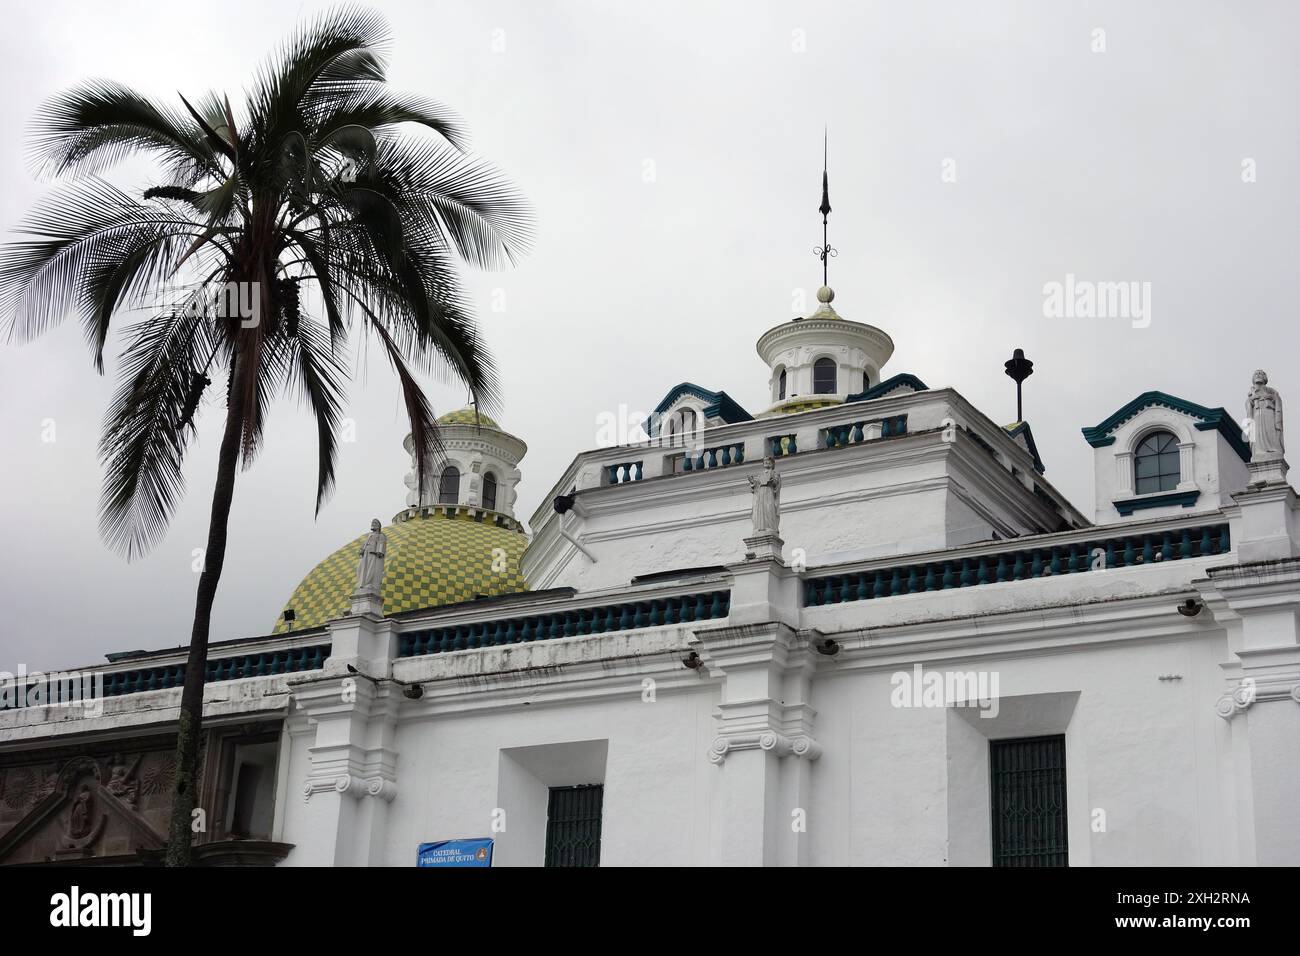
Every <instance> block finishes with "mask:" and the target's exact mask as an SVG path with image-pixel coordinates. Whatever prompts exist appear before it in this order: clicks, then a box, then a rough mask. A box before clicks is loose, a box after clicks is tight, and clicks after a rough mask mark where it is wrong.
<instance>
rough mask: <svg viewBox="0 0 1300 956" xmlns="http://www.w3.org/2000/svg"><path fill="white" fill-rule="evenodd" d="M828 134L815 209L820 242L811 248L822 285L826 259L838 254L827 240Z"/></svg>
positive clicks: (823, 151)
mask: <svg viewBox="0 0 1300 956" xmlns="http://www.w3.org/2000/svg"><path fill="white" fill-rule="evenodd" d="M829 140H830V134H829V132H828V131H823V133H822V204H821V205H820V206H819V207H817V211H818V212H820V213H821V214H822V244H821V245H820V246H817V247H815V248H814V249H813V254H814V255H815V256H817V258H819V259H821V261H822V285H829V284H830V283H829V282H828V281H827V273H828V270H827V264H826V260H827V259H833V258H835V256H837V255H839V252H838V251H837V250H835V249H834V248H833V247H832V246H831V244H830V242H829V241H828V240H827V238H826V236H827V222H826V217H827V216H829V215H830V214H831V187H830V175H829V173H828V170H829V164H828V163H827V154H828V148H827V147H828V143H829Z"/></svg>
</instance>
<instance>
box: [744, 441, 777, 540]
mask: <svg viewBox="0 0 1300 956" xmlns="http://www.w3.org/2000/svg"><path fill="white" fill-rule="evenodd" d="M749 489H750V491H752V492H753V494H754V506H753V509H752V510H751V511H750V520H751V521H752V522H753V524H754V535H755V537H757V536H758V535H761V534H772V535H775V534H777V533H778V531H779V529H780V524H781V505H780V494H781V476H780V475H778V474H777V473H776V459H774V458H772V456H771V455H768V456H767V457H765V458H764V459H763V471H762V474H760V475H757V476H755V475H750V476H749Z"/></svg>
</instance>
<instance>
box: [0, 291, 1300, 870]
mask: <svg viewBox="0 0 1300 956" xmlns="http://www.w3.org/2000/svg"><path fill="white" fill-rule="evenodd" d="M834 298H835V297H834V294H833V292H832V291H831V290H830V289H829V288H825V287H824V288H822V289H821V290H820V292H819V293H818V301H819V308H817V310H816V311H815V312H814V313H813V314H812V315H810V316H808V317H806V318H800V319H795V320H793V321H788V322H783V323H781V324H779V325H777V326H775V327H774V328H771V329H769V330H768V331H766V332H764V333H763V334H762V335H761V336H760V337H759V339H758V343H757V350H758V355H759V356H760V358H761V359H762V362H763V363H764V365H765V366H766V368H767V375H768V380H769V387H770V402H769V404H768V405H767V407H765V408H761V409H749V410H747V409H744V408H742V407H740V405H738V404H737V403H736V402H735V401H734V400H732V399H731V398H730V397H729V396H728V395H727V393H726V392H723V391H713V390H711V389H710V388H705V387H701V386H699V385H695V384H692V383H689V382H684V383H682V384H680V385H677V386H676V387H674V388H672V389H671V390H670V391H669V392H668V393H667V395H665V397H664V399H663V401H662V402H660V403H659V405H658V407H657V408H656V410H655V414H654V415H652V416H651V418H650V420H649V421H648V422H647V433H648V437H647V438H646V439H645V440H643V441H639V442H636V443H632V444H627V445H621V446H618V447H605V448H594V449H590V450H585V451H581V452H579V453H578V454H576V455H575V456H574V458H573V460H572V462H571V464H570V465H569V466H568V468H566V469H565V471H564V472H563V474H561V475H558V476H554V477H553V478H549V477H548V479H547V480H550V481H552V485H551V489H550V491H549V493H548V494H547V495H546V496H545V499H544V500H545V504H544V505H543V506H542V507H541V508H539V509H538V511H537V512H536V513H534V514H533V515H532V516H531V517H529V518H528V521H527V528H526V529H525V524H524V522H523V518H524V516H522V515H517V514H516V513H515V511H514V502H515V500H516V486H517V485H518V483H519V482H520V481H521V480H522V475H523V472H522V471H521V465H522V462H523V459H524V457H525V453H526V451H527V449H526V446H525V444H524V442H523V441H522V440H521V439H520V438H518V437H516V436H514V435H512V434H510V433H509V432H508V431H506V430H505V429H504V428H502V427H501V426H500V425H498V424H497V423H496V422H494V421H492V420H490V419H489V418H487V417H486V416H481V415H478V414H477V413H476V412H475V411H474V410H473V409H472V408H471V409H463V410H461V411H458V412H454V413H452V414H450V415H448V416H445V417H444V418H443V419H442V429H443V437H444V444H445V454H446V457H445V459H442V460H440V461H439V462H437V463H436V467H434V468H433V469H432V478H431V480H430V481H429V482H428V483H427V485H426V487H423V488H417V487H416V484H417V482H416V480H415V477H414V475H415V474H416V472H417V469H415V468H414V463H413V464H412V471H411V474H409V475H407V476H406V484H407V491H408V495H407V498H406V505H405V507H403V508H402V509H401V510H400V511H398V512H397V514H396V515H395V517H394V518H393V520H392V522H391V523H390V524H389V525H387V526H386V527H384V528H383V529H382V532H381V534H382V541H383V543H384V545H385V547H384V555H383V557H382V558H376V559H374V560H370V559H368V560H370V564H369V567H370V569H371V570H370V571H367V572H363V577H364V575H365V574H370V573H374V574H380V575H382V577H381V578H380V579H379V580H380V584H379V586H378V587H377V588H367V587H364V586H363V587H360V588H358V580H359V575H358V559H359V555H360V551H361V550H362V544H363V540H364V539H365V538H366V536H364V535H363V536H361V537H358V539H357V540H356V541H352V542H349V543H347V544H345V545H344V546H343V547H341V548H340V549H339V551H337V552H336V553H334V554H333V555H330V556H328V557H326V558H325V559H324V560H323V561H322V562H321V563H320V564H319V565H318V566H317V567H315V568H314V569H311V570H310V571H309V572H308V573H307V575H306V577H305V578H304V579H303V581H302V583H301V584H300V585H299V587H298V588H297V589H296V590H295V591H294V593H293V595H292V596H290V598H289V599H288V601H287V603H286V605H285V607H284V608H283V609H282V610H281V611H280V614H279V616H278V617H277V618H275V620H274V622H273V624H274V626H273V627H272V626H271V625H272V621H271V620H270V618H271V615H272V614H273V613H274V611H275V609H268V633H267V634H265V635H263V636H258V637H252V638H247V639H242V640H234V641H225V642H219V643H215V644H214V645H213V646H212V647H211V650H210V662H209V666H208V675H207V676H208V684H207V689H206V698H205V700H206V703H205V714H206V716H205V733H206V747H205V751H204V777H203V791H202V800H201V803H202V806H203V809H204V811H205V813H206V815H207V819H208V820H209V821H210V822H209V825H208V826H207V827H206V828H205V831H204V832H203V833H202V834H201V835H200V837H199V840H198V846H197V850H196V859H197V860H198V861H199V862H202V863H213V864H216V863H263V864H265V863H278V864H279V865H284V866H295V865H296V866H320V865H370V866H411V865H415V864H416V860H417V854H418V853H419V852H420V850H421V847H425V846H427V845H430V844H442V843H443V841H457V840H467V841H481V843H479V844H477V845H479V846H490V856H488V859H490V862H491V865H493V866H541V865H602V866H618V865H643V864H649V865H673V866H679V865H681V866H685V865H717V864H722V865H781V866H819V865H846V864H847V865H877V864H903V865H925V866H940V865H952V866H990V865H992V866H1052V865H1055V866H1064V865H1070V866H1088V865H1131V864H1156V865H1254V864H1261V865H1262V864H1291V865H1296V864H1300V802H1298V801H1297V794H1300V621H1298V617H1297V615H1298V613H1300V522H1298V520H1297V504H1296V495H1295V492H1294V491H1293V490H1292V488H1291V487H1290V485H1289V484H1288V483H1287V481H1286V464H1285V462H1284V461H1283V459H1282V457H1281V452H1282V448H1281V407H1280V401H1279V400H1278V398H1277V394H1276V392H1274V391H1273V390H1272V389H1270V388H1268V387H1267V385H1266V384H1265V383H1264V382H1263V381H1259V380H1258V379H1257V385H1256V387H1255V388H1254V389H1253V390H1252V392H1251V396H1252V399H1251V400H1252V402H1253V404H1254V411H1255V414H1254V417H1253V418H1252V419H1249V420H1247V419H1241V420H1239V419H1238V418H1237V417H1235V416H1234V415H1233V414H1230V413H1229V412H1228V411H1226V410H1224V409H1223V408H1207V407H1204V406H1202V405H1198V404H1196V403H1195V402H1194V401H1192V400H1190V399H1187V398H1181V397H1177V396H1173V395H1169V394H1165V393H1163V392H1158V391H1148V392H1143V393H1142V394H1140V395H1137V396H1135V397H1134V398H1133V399H1132V400H1131V401H1129V402H1127V403H1126V404H1125V405H1123V406H1122V407H1120V408H1118V409H1116V410H1115V412H1114V413H1113V414H1112V415H1110V416H1109V417H1108V418H1107V419H1106V420H1105V421H1103V422H1101V423H1099V424H1097V425H1095V426H1091V427H1085V428H1083V435H1082V437H1083V440H1085V441H1086V442H1087V443H1088V445H1089V446H1090V447H1091V449H1092V455H1093V460H1094V469H1095V476H1096V478H1095V498H1094V500H1093V501H1092V502H1090V503H1087V505H1086V506H1084V507H1078V506H1076V504H1074V503H1071V502H1070V501H1068V500H1066V499H1065V498H1064V497H1063V496H1062V495H1061V494H1060V492H1058V491H1057V490H1056V488H1055V487H1053V485H1052V483H1051V481H1050V480H1049V478H1048V477H1047V472H1046V471H1045V468H1044V464H1043V462H1042V461H1041V460H1040V458H1039V456H1038V453H1037V450H1036V447H1035V443H1034V437H1033V433H1032V432H1031V430H1030V428H1029V425H1028V424H1027V423H1025V422H1015V423H1012V424H1010V425H1004V424H999V423H998V422H997V421H995V420H993V419H990V418H989V417H988V416H987V415H985V414H984V413H983V412H981V411H980V410H979V409H977V408H975V407H974V406H973V405H971V404H970V403H969V402H968V401H967V400H966V399H965V398H963V397H962V396H961V395H960V394H958V393H957V392H956V391H954V390H953V389H951V388H944V387H936V386H928V385H927V384H926V383H925V382H924V381H922V379H921V378H920V377H918V375H917V374H912V372H908V371H895V370H893V369H889V368H888V365H889V360H890V356H891V353H892V351H893V343H892V341H891V340H890V338H889V336H888V335H887V334H886V333H885V332H884V331H882V330H881V329H878V328H875V327H873V326H871V325H867V324H864V323H861V322H857V321H853V320H851V319H849V318H844V317H841V315H840V314H839V313H838V312H837V311H836V304H835V302H834ZM913 371H914V372H916V373H919V374H921V375H924V374H925V370H924V369H915V370H913ZM710 384H721V383H710ZM1243 384H1244V383H1243ZM1243 421H1244V422H1247V423H1248V425H1250V426H1253V427H1247V428H1246V431H1245V433H1243V427H1242V422H1243ZM1080 424H1083V423H1080ZM1261 430H1262V431H1263V432H1266V434H1261ZM1248 439H1249V440H1248ZM408 451H409V446H408ZM1252 451H1253V454H1252ZM1252 459H1253V460H1252ZM400 477H401V476H398V475H394V476H393V483H394V492H395V495H394V497H395V501H394V502H393V503H394V504H396V501H397V500H400V499H398V493H399V490H400V489H399V487H398V481H399V479H400ZM534 480H535V479H534ZM358 530H360V528H359V529H358ZM368 547H369V546H368ZM376 560H377V561H378V564H376V563H375V561H376ZM365 583H366V582H365V581H364V580H363V581H362V584H363V585H364V584H365ZM376 591H377V592H378V593H375V592H376ZM184 660H185V657H184V651H183V649H173V650H167V651H158V652H153V653H146V652H132V653H127V654H110V655H109V658H108V662H107V663H106V664H103V665H100V666H98V667H96V668H94V669H93V672H94V675H95V677H96V679H99V678H102V682H103V683H102V686H103V694H104V696H103V698H102V700H99V701H98V702H97V703H98V706H96V707H93V708H87V707H83V708H77V707H70V706H66V705H62V706H55V705H53V704H51V703H50V702H49V701H48V700H47V701H44V702H42V700H41V699H40V698H36V699H32V697H31V695H28V696H27V698H26V699H21V697H22V695H17V696H15V695H14V694H13V693H12V691H13V686H12V685H11V687H10V691H11V693H10V694H9V696H8V697H7V698H6V704H5V707H4V709H3V710H0V864H14V863H27V864H32V863H44V862H104V863H124V862H149V861H151V860H156V859H157V858H158V856H159V852H160V849H161V848H162V846H163V843H164V840H165V833H166V819H167V811H168V804H169V800H170V787H171V774H172V771H173V768H174V763H173V757H172V746H173V742H172V741H173V736H172V735H173V734H174V728H175V721H176V715H177V711H178V705H179V700H180V681H181V673H182V669H183V665H184ZM21 686H22V685H21V682H20V684H19V689H21ZM478 858H479V860H480V861H481V860H483V859H484V854H483V853H482V852H480V853H479V855H478Z"/></svg>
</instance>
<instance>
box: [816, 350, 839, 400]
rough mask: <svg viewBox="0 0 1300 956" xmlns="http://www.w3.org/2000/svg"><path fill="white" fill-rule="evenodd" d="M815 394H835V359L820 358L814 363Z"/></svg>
mask: <svg viewBox="0 0 1300 956" xmlns="http://www.w3.org/2000/svg"><path fill="white" fill-rule="evenodd" d="M813 394H815V395H834V394H835V359H831V358H819V359H818V360H817V361H816V362H814V363H813Z"/></svg>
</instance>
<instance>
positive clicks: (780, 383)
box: [776, 369, 785, 402]
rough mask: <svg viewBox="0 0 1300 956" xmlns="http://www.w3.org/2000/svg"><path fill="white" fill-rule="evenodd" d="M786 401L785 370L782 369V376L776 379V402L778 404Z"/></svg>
mask: <svg viewBox="0 0 1300 956" xmlns="http://www.w3.org/2000/svg"><path fill="white" fill-rule="evenodd" d="M784 399H785V369H781V374H780V375H778V376H777V377H776V400H777V401H778V402H780V401H783V400H784Z"/></svg>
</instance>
